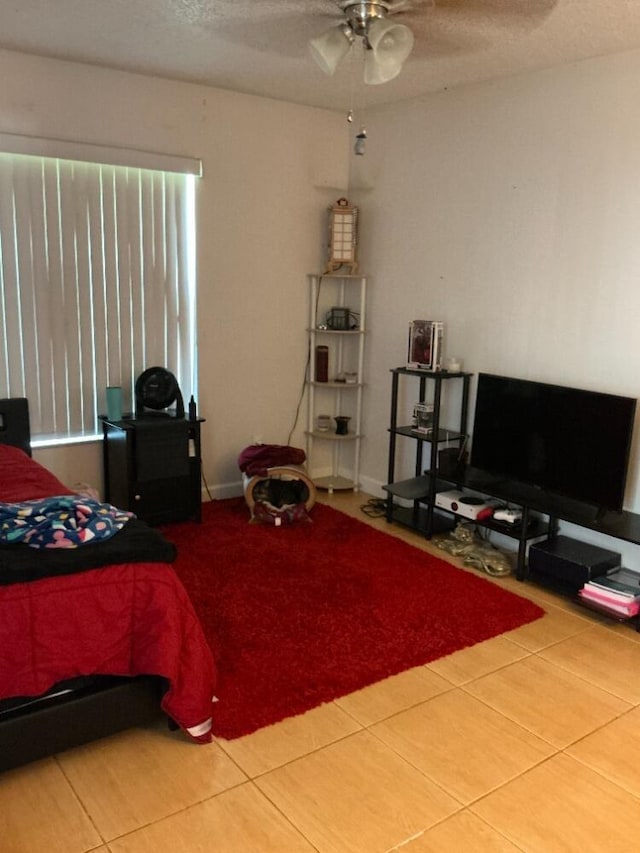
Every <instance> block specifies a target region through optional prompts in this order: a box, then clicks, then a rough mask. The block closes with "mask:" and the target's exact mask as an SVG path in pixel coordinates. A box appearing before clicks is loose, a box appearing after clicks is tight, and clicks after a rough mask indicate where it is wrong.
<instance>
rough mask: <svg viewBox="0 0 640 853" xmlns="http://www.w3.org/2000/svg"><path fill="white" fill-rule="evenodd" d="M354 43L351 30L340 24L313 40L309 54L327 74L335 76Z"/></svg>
mask: <svg viewBox="0 0 640 853" xmlns="http://www.w3.org/2000/svg"><path fill="white" fill-rule="evenodd" d="M353 41H354V35H353V32H352V30H351V28H350V27H348V26H346V25H345V24H340V26H338V27H332V28H331V29H330V30H327V32H326V33H323V34H322V35H321V36H318V37H317V38H314V39H311V41H310V42H309V52H310V53H311V56H312V57H313V60H314V62H316V63H317V65H319V66H320V68H321V69H322V70H323V71H324V73H325V74H333V73H334V72H335V70H336V68H337V67H338V65H339V64H340V62H341V60H343V59H344V57H345V56H346V55H347V54H348V53H349V50H350V48H351V45H352V44H353Z"/></svg>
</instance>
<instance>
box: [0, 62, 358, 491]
mask: <svg viewBox="0 0 640 853" xmlns="http://www.w3.org/2000/svg"><path fill="white" fill-rule="evenodd" d="M0 78H1V79H2V81H3V86H2V87H1V88H0V132H7V133H21V134H31V135H41V136H47V137H54V138H62V139H73V140H81V141H84V142H95V143H100V144H109V145H116V146H117V145H120V146H125V147H131V148H140V149H145V150H151V151H161V152H167V153H176V154H184V155H188V156H194V157H200V158H201V159H202V161H203V166H204V177H203V178H202V180H200V181H199V182H198V201H197V206H198V245H199V254H198V286H199V300H198V338H199V341H198V343H199V358H200V391H199V398H198V408H199V413H200V414H201V415H202V416H203V417H205V418H206V419H207V421H206V424H204V425H203V457H204V471H205V475H206V478H207V481H208V482H209V483H210V485H211V488H212V490H213V491H214V492H215V493H216V494H226V493H227V492H228V491H229V489H231V490H234V489H235V490H236V491H237V489H238V484H239V482H240V474H239V471H238V468H237V463H236V460H237V457H238V454H239V452H240V451H241V450H242V448H243V447H245V445H247V444H250V443H251V442H252V441H253V440H254V438H260V439H261V440H262V441H265V442H270V443H285V442H286V441H287V438H288V434H289V430H290V428H291V426H292V424H293V415H294V412H295V407H296V404H297V401H298V397H299V394H300V390H301V384H302V380H303V369H304V363H305V359H306V352H307V343H306V335H305V325H306V316H307V307H306V306H307V285H306V278H305V276H306V273H308V272H313V271H315V270H317V269H318V267H319V265H320V263H321V261H322V260H323V258H324V250H323V244H324V242H325V215H326V208H327V206H328V205H330V204H331V203H333V202H334V201H335V199H336V198H337V197H338V195H339V194H340V190H338V189H334V188H336V187H337V188H342V190H344V188H345V187H346V185H347V173H348V153H347V137H346V123H345V122H344V116H343V115H342V114H337V113H331V112H328V111H325V110H318V109H311V108H306V107H300V106H295V105H290V104H285V103H282V102H278V101H275V100H269V99H266V98H257V97H252V96H246V95H238V94H234V93H231V92H226V91H221V90H216V89H212V88H208V87H204V86H196V85H192V84H186V83H178V82H172V81H168V80H161V79H157V78H152V77H144V76H139V75H133V74H125V73H121V72H115V71H110V70H106V69H101V68H94V67H90V66H84V65H78V64H74V63H66V62H60V61H56V60H48V59H40V58H37V57H31V56H26V55H21V54H18V53H12V52H6V51H0ZM148 366H149V365H143V366H142V367H148ZM302 430H303V424H299V425H298V427H297V429H296V431H295V433H294V438H293V443H296V444H302V443H303V436H302ZM100 453H101V448H100V446H99V445H94V446H92V447H91V448H89V449H88V448H86V447H85V448H82V449H81V450H78V448H77V447H74V448H66V449H59V450H56V451H55V452H54V451H47V452H46V453H43V452H37V453H36V457H37V458H39V459H40V461H42V462H43V463H44V464H46V465H48V466H49V467H51V468H52V469H53V470H54V471H55V472H56V473H57V474H58V476H59V477H60V478H61V479H64V480H65V481H67V482H68V481H69V479H70V478H69V474H71V475H72V478H73V482H78V481H84V482H90V483H94V484H96V485H101V481H102V473H101V456H100Z"/></svg>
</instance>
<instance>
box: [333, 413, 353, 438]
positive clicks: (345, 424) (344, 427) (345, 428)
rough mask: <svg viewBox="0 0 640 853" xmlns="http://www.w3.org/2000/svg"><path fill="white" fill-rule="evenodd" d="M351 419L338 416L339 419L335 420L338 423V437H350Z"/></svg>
mask: <svg viewBox="0 0 640 853" xmlns="http://www.w3.org/2000/svg"><path fill="white" fill-rule="evenodd" d="M350 420H351V418H347V417H345V416H344V415H338V417H337V418H334V421H335V422H336V435H348V434H349V421H350Z"/></svg>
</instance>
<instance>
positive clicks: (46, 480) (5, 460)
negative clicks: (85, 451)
mask: <svg viewBox="0 0 640 853" xmlns="http://www.w3.org/2000/svg"><path fill="white" fill-rule="evenodd" d="M72 494H74V493H73V492H72V491H71V490H70V489H68V488H67V487H66V486H65V485H64V484H63V483H61V482H60V480H58V478H57V477H56V476H55V475H54V474H52V473H51V471H49V470H48V469H47V468H45V467H44V465H40V463H39V462H36V461H35V459H32V458H31V457H30V456H29V455H28V454H26V453H25V452H24V450H21V449H20V448H19V447H13V445H11V444H0V501H1V502H2V503H21V502H22V501H30V500H34V499H35V498H48V497H51V496H53V495H72Z"/></svg>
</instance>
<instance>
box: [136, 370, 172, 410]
mask: <svg viewBox="0 0 640 853" xmlns="http://www.w3.org/2000/svg"><path fill="white" fill-rule="evenodd" d="M135 391H136V416H137V417H140V416H141V415H144V414H164V415H169V414H172V415H174V416H175V417H176V418H183V417H184V401H183V399H182V393H181V392H180V387H179V385H178V380H177V379H176V377H175V376H174V375H173V373H171V372H170V371H169V370H167V369H166V368H164V367H150V368H148V369H147V370H145V371H144V373H141V374H140V376H138V378H137V379H136V389H135ZM174 403H175V411H174V412H168V411H167V410H168V409H169V408H170V407H171V406H173V404H174Z"/></svg>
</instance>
